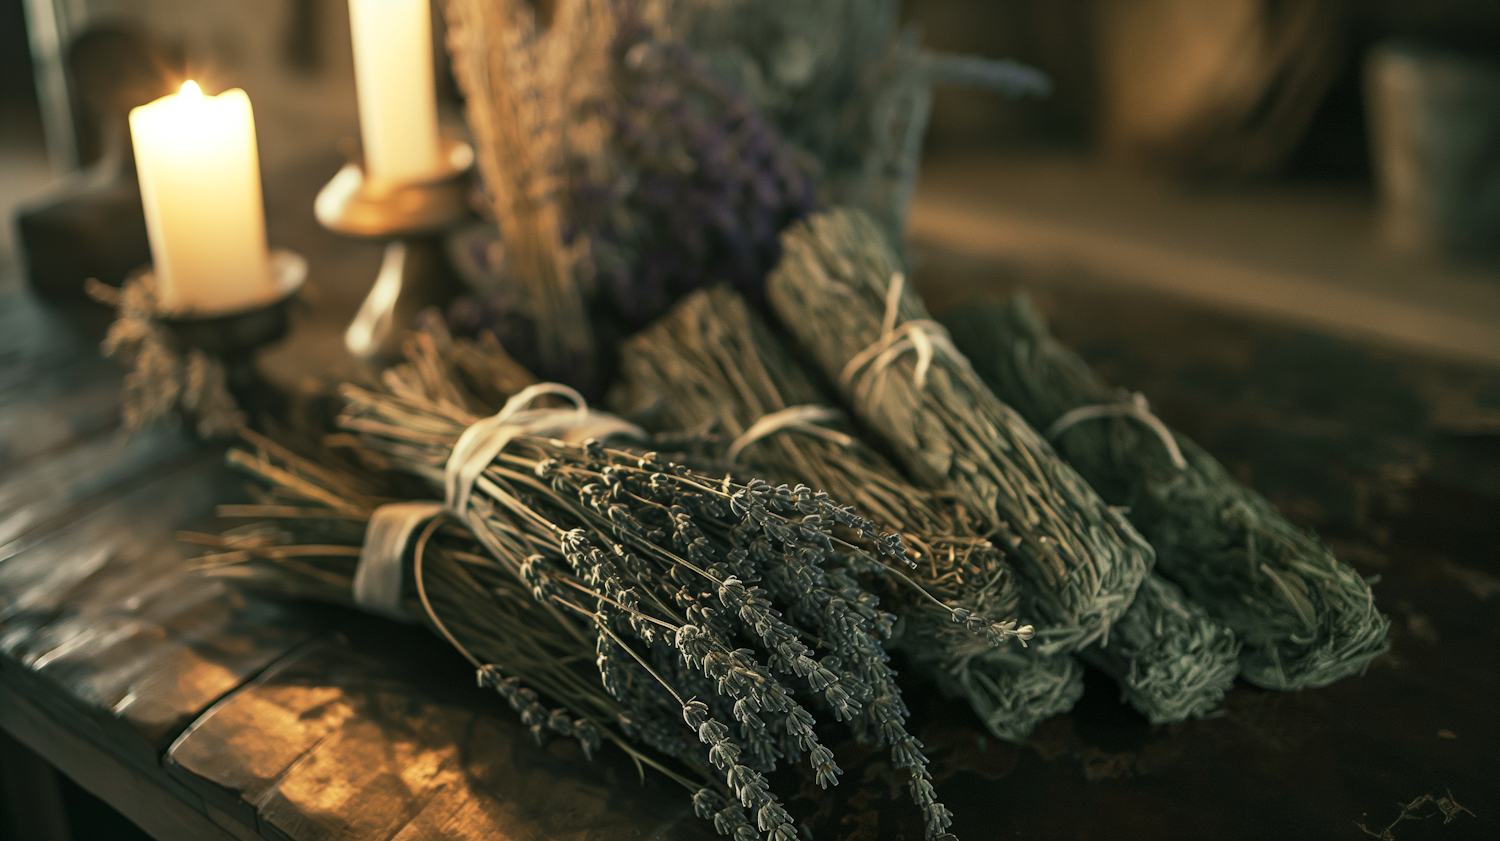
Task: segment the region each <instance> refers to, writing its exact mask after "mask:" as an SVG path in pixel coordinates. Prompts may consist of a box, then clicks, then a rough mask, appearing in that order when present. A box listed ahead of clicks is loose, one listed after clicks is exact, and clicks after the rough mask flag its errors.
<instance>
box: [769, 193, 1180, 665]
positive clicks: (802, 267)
mask: <svg viewBox="0 0 1500 841" xmlns="http://www.w3.org/2000/svg"><path fill="white" fill-rule="evenodd" d="M767 296H768V298H769V299H770V302H771V305H772V307H773V309H774V310H775V312H776V315H777V316H778V318H779V319H780V321H781V323H782V325H783V326H784V327H786V329H787V330H788V331H789V332H790V333H791V334H792V335H793V336H794V337H795V338H796V340H797V341H798V343H799V344H800V345H801V346H802V347H803V348H805V349H806V350H807V351H808V352H809V353H810V354H811V356H812V358H813V359H814V360H816V362H817V363H818V365H819V366H820V367H821V368H822V370H823V373H824V374H826V375H827V376H828V378H829V379H830V380H832V381H833V382H836V383H837V384H838V386H839V389H840V392H841V396H842V397H843V399H844V402H845V403H846V404H847V405H848V406H849V407H850V408H851V409H852V410H853V411H854V413H855V415H856V416H857V417H858V418H859V420H860V421H862V422H863V423H864V424H865V426H866V427H868V428H869V429H870V430H871V431H873V432H875V433H876V434H878V435H880V436H881V437H882V439H883V440H884V443H885V444H887V445H888V446H889V447H890V449H891V451H892V452H893V453H894V454H895V456H896V457H897V459H898V460H899V461H900V463H901V465H902V467H904V468H905V470H906V472H907V474H908V475H910V476H911V477H912V478H913V479H915V480H917V481H918V482H919V483H920V484H922V485H924V486H926V487H929V488H932V489H935V490H938V491H940V492H951V493H953V494H954V495H955V496H956V497H957V499H958V501H959V502H960V503H961V504H963V506H964V507H965V508H966V509H967V510H969V511H972V512H974V513H975V514H977V515H978V516H979V517H981V518H982V519H981V526H982V528H983V529H984V530H986V531H992V532H993V533H994V534H995V535H996V539H997V540H998V542H999V543H1001V545H1002V546H1003V547H1004V548H1006V549H1008V550H1009V551H1010V553H1011V557H1012V558H1014V559H1015V560H1016V561H1017V566H1018V570H1019V571H1020V572H1021V574H1022V575H1024V576H1026V577H1027V578H1028V579H1029V580H1030V581H1031V584H1032V586H1031V588H1030V590H1031V593H1032V596H1033V598H1034V601H1035V609H1036V610H1037V611H1038V614H1039V616H1040V617H1041V618H1042V619H1043V620H1044V622H1045V625H1044V627H1042V629H1041V630H1040V632H1039V633H1038V635H1037V642H1038V643H1039V644H1040V647H1041V648H1042V650H1043V651H1047V652H1064V651H1077V650H1079V649H1081V648H1083V647H1084V646H1086V645H1088V644H1090V643H1092V642H1095V641H1097V640H1100V639H1102V638H1103V637H1104V636H1105V635H1106V633H1107V631H1108V628H1109V626H1110V624H1111V623H1113V622H1114V621H1115V620H1116V619H1118V618H1119V617H1120V615H1121V614H1123V613H1124V612H1125V610H1126V608H1127V607H1129V605H1130V601H1131V598H1132V597H1133V596H1134V594H1135V590H1136V588H1137V587H1138V586H1139V585H1140V583H1141V581H1142V580H1143V579H1144V578H1145V577H1146V574H1147V573H1148V572H1149V571H1150V568H1151V547H1150V546H1149V545H1147V544H1146V542H1145V541H1144V540H1142V539H1141V538H1140V536H1139V535H1137V534H1136V532H1135V529H1134V528H1132V527H1131V526H1130V523H1129V522H1128V521H1126V519H1125V517H1124V515H1123V514H1122V513H1121V512H1120V511H1118V510H1116V509H1113V508H1110V507H1109V506H1107V505H1105V504H1104V503H1103V502H1102V501H1101V500H1100V499H1099V497H1098V496H1097V495H1096V494H1095V493H1094V492H1093V490H1091V489H1090V488H1089V487H1088V485H1086V484H1085V483H1084V481H1083V479H1082V478H1080V477H1079V476H1078V474H1077V473H1075V472H1074V471H1073V470H1072V468H1070V467H1068V466H1067V465H1066V464H1065V463H1064V462H1062V461H1061V460H1060V459H1058V458H1057V457H1056V455H1055V454H1053V452H1052V448H1051V447H1049V446H1048V445H1047V443H1046V442H1045V441H1043V440H1042V439H1041V438H1040V437H1039V436H1038V435H1037V434H1036V433H1035V432H1034V431H1032V429H1031V427H1030V426H1027V424H1026V422H1025V421H1024V420H1022V418H1021V416H1020V415H1018V414H1016V413H1015V412H1014V411H1012V410H1011V409H1010V408H1009V407H1008V406H1006V405H1005V404H1003V403H1001V402H1000V401H999V400H997V399H996V398H995V396H994V395H993V394H991V393H990V390H989V388H988V387H986V386H985V385H984V383H983V382H981V381H980V380H979V378H978V377H977V376H976V375H975V374H974V372H973V370H972V369H971V368H970V367H969V363H968V360H967V359H965V358H964V357H963V355H962V354H960V353H959V352H958V350H957V349H956V348H954V347H953V346H952V344H951V343H950V342H949V341H948V339H947V335H946V332H945V331H943V329H942V328H941V327H940V326H938V325H937V323H936V322H934V321H932V320H931V319H930V318H928V316H927V310H926V308H925V307H924V306H923V305H922V303H921V301H920V299H919V298H917V296H916V295H915V294H914V293H913V292H912V291H911V290H910V289H908V288H906V286H905V283H904V280H903V275H902V273H901V266H900V264H899V262H898V259H897V257H896V254H895V252H894V250H893V249H892V247H891V245H890V243H889V241H888V240H887V238H886V236H885V235H884V233H883V232H882V231H881V230H880V228H879V227H878V226H876V225H875V224H874V222H872V221H871V220H870V218H869V217H868V216H866V215H864V214H863V213H860V212H858V211H851V210H844V209H840V210H834V211H831V212H829V213H826V214H820V215H818V216H814V217H812V218H810V219H809V220H808V221H807V222H805V223H799V224H797V225H795V226H793V227H792V228H791V229H790V230H788V232H787V233H786V234H785V235H784V237H783V255H782V260H781V263H780V265H778V266H777V268H776V271H775V272H773V273H772V275H771V277H770V279H769V280H768V283H767Z"/></svg>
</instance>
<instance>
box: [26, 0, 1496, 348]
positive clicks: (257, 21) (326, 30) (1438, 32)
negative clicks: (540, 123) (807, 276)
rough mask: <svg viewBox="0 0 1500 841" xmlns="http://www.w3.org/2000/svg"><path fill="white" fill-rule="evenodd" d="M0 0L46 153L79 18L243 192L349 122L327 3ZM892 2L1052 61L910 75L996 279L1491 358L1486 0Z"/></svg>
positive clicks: (990, 45)
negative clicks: (137, 39) (154, 85)
mask: <svg viewBox="0 0 1500 841" xmlns="http://www.w3.org/2000/svg"><path fill="white" fill-rule="evenodd" d="M0 5H3V6H4V8H5V10H6V12H5V13H6V14H7V15H8V16H9V20H11V21H13V22H14V21H16V20H17V19H18V18H17V14H18V11H17V10H18V8H19V7H21V6H24V11H25V23H26V31H27V32H28V33H29V48H30V53H31V57H32V61H33V63H34V67H35V77H34V82H35V84H34V89H35V90H36V91H37V93H38V96H39V101H40V104H41V109H42V114H43V120H42V122H43V124H44V125H45V127H46V137H47V149H48V156H49V159H50V160H51V161H52V166H53V172H54V173H56V174H60V173H62V172H65V171H68V170H70V169H72V168H74V167H77V166H78V165H80V164H87V163H89V162H90V161H92V160H95V159H96V158H97V157H98V156H99V155H101V154H102V152H103V149H104V148H105V146H107V143H106V142H105V139H104V137H105V134H106V132H104V131H103V130H102V127H101V121H102V120H101V117H100V115H99V113H98V111H99V109H98V108H97V107H94V106H92V105H90V103H89V101H88V99H87V97H86V96H83V95H82V93H86V92H87V91H86V90H84V89H85V88H87V87H88V79H86V78H80V74H79V73H78V72H77V68H74V67H70V65H69V47H70V45H72V44H74V43H76V42H77V40H78V39H79V38H80V37H81V36H83V35H84V34H86V33H88V32H90V31H92V30H97V29H98V28H100V27H113V28H117V29H128V30H131V31H134V32H137V33H140V34H143V35H144V36H145V37H147V38H149V39H150V40H151V41H152V42H153V43H154V44H156V45H157V47H156V48H157V49H158V50H159V51H160V55H161V56H162V57H163V58H162V59H161V61H162V63H163V64H164V65H170V67H171V72H172V73H173V74H175V76H174V78H176V77H177V76H184V75H186V74H189V73H190V74H192V75H193V76H194V77H195V78H197V79H199V80H200V81H201V82H203V83H204V86H205V89H207V90H209V91H211V92H212V91H214V90H219V89H223V88H227V87H233V86H239V87H243V88H244V89H245V90H246V91H248V92H249V94H250V97H251V100H252V102H253V103H254V107H255V111H256V121H257V126H258V134H259V139H260V147H261V155H262V165H263V170H264V172H265V175H266V189H267V201H268V206H274V205H276V204H277V202H278V194H280V195H284V196H286V199H285V201H284V206H286V207H293V208H296V209H298V212H299V213H301V212H304V211H303V206H304V205H306V204H308V198H307V196H304V195H303V194H304V193H307V194H309V195H310V191H311V190H313V189H316V187H317V186H318V185H319V184H321V181H322V180H324V179H326V178H327V177H328V175H330V174H331V173H332V172H333V170H334V169H336V168H337V166H338V163H339V160H340V157H341V152H340V149H343V150H344V151H350V150H349V148H348V146H347V145H341V144H346V142H348V141H353V140H354V139H355V138H356V137H357V134H358V132H357V115H356V112H355V96H354V88H353V67H352V60H351V56H350V47H349V38H348V20H347V8H346V4H345V2H344V0H213V2H205V0H0ZM435 5H437V4H435ZM903 15H904V17H905V19H906V21H907V22H908V23H910V24H912V25H914V26H917V27H919V28H921V29H922V30H923V32H924V35H925V43H926V44H927V45H928V46H929V47H931V48H934V49H939V50H944V51H950V52H959V53H973V54H979V55H984V56H989V57H994V58H1015V59H1019V60H1021V61H1024V62H1028V63H1030V64H1033V65H1035V66H1037V67H1039V68H1041V69H1042V70H1044V71H1046V72H1047V73H1048V74H1049V75H1050V76H1051V78H1052V79H1053V81H1054V84H1055V93H1054V95H1053V96H1051V97H1050V98H1049V99H1046V100H1044V101H1034V100H1024V101H1014V102H1013V101H1007V100H1005V99H1003V98H1000V97H998V96H994V95H991V94H986V93H982V92H977V91H972V90H958V89H951V88H940V89H939V90H938V91H937V93H936V98H935V101H934V107H933V110H932V123H931V127H930V131H929V134H928V139H927V158H926V166H925V167H924V171H923V176H922V181H921V183H920V185H919V187H918V191H917V195H916V198H915V202H914V206H913V210H912V216H911V218H912V229H911V232H910V233H911V236H912V238H913V239H914V241H916V242H917V244H918V245H922V244H926V245H928V246H932V247H938V248H946V249H949V250H956V251H960V252H963V253H966V254H969V255H971V256H976V257H979V258H982V259H984V260H986V261H989V263H990V264H991V265H992V268H993V272H994V273H996V274H997V275H1003V276H1006V277H1008V278H1010V279H1011V280H1012V281H1016V282H1025V283H1032V284H1040V283H1053V282H1068V283H1114V284H1124V285H1127V286H1130V287H1132V288H1140V289H1146V290H1152V291H1154V292H1159V293H1167V294H1173V295H1185V296H1189V297H1193V298H1196V299H1198V300H1200V301H1203V302H1207V303H1210V304H1213V305H1215V306H1220V307H1224V308H1232V309H1251V310H1256V311H1257V312H1259V313H1261V314H1263V315H1271V316H1275V317H1277V318H1280V319H1286V320H1292V321H1298V322H1301V323H1305V324H1309V325H1315V326H1318V327H1319V328H1322V329H1333V330H1337V331H1344V332H1349V333H1356V334H1361V335H1366V336H1376V337H1380V338H1383V339H1394V340H1397V341H1401V342H1405V343H1408V344H1416V345H1420V346H1422V347H1425V348H1428V349H1430V350H1437V351H1442V352H1445V353H1459V354H1462V355H1466V356H1470V357H1478V358H1483V359H1486V360H1490V361H1500V2H1495V0H1213V2H1204V0H906V2H905V4H904V6H903ZM17 36H18V32H17V30H16V28H15V27H14V25H12V26H10V27H7V31H6V32H5V33H4V34H3V37H5V38H7V39H9V41H7V42H6V43H7V44H8V45H9V46H8V48H6V49H4V50H3V51H0V61H4V62H7V65H6V67H7V68H8V69H7V75H8V76H10V77H15V76H18V75H19V72H20V67H19V65H18V64H17V61H18V58H17V51H16V49H15V45H16V44H18V43H19V41H18V37H17ZM435 37H437V38H439V39H441V37H442V33H441V26H438V27H436V28H435ZM438 54H439V55H441V54H442V52H441V50H439V51H438ZM442 63H443V62H440V64H442ZM85 75H86V74H85ZM440 78H442V79H443V81H442V82H441V83H440V84H441V86H442V87H443V89H444V90H443V95H442V97H441V100H442V101H443V102H444V103H445V107H446V108H448V109H449V110H450V112H451V111H452V109H453V108H454V102H455V99H456V96H455V92H454V89H453V85H452V82H451V79H449V78H446V74H444V76H440ZM10 87H15V86H14V85H11V86H10ZM450 115H451V114H450ZM7 122H8V123H11V125H10V126H7V127H6V128H5V129H4V131H0V134H4V133H5V132H10V134H15V133H16V132H17V131H19V132H21V133H22V134H24V133H25V131H33V130H34V129H27V128H26V127H25V126H23V125H22V123H23V122H25V121H24V120H22V121H14V120H7ZM26 125H30V123H27V124H26ZM16 127H19V128H16ZM6 136H9V135H6ZM17 136H19V135H17ZM0 140H3V138H0ZM16 148H20V147H16ZM5 154H6V155H9V156H11V157H12V158H14V159H17V160H18V159H19V158H16V156H15V155H12V154H11V153H10V152H8V151H7V152H6V153H5ZM13 169H15V168H13ZM15 171H18V172H19V171H20V170H15ZM22 174H23V175H24V178H22V181H15V180H14V179H12V181H11V182H9V183H13V184H22V183H23V182H24V183H26V184H30V183H31V182H30V181H26V180H25V179H27V178H30V179H34V178H35V177H36V175H35V172H34V168H33V169H31V170H26V171H25V172H23V173H22ZM0 177H9V176H4V174H3V173H0ZM18 177H19V176H18ZM288 185H290V186H291V187H295V189H291V188H289V186H288ZM12 192H13V193H14V192H16V191H12ZM272 221H273V227H274V225H275V220H272ZM919 250H920V249H919Z"/></svg>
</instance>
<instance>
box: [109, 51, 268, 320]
mask: <svg viewBox="0 0 1500 841" xmlns="http://www.w3.org/2000/svg"><path fill="white" fill-rule="evenodd" d="M130 136H131V139H132V140H133V141H134V144H135V160H136V172H137V176H138V177H139V179H140V183H141V203H142V205H143V206H144V208H145V211H146V230H147V233H148V234H149V235H150V240H151V260H152V264H153V271H154V273H155V275H156V281H157V296H158V299H159V302H160V304H161V306H162V307H163V309H165V310H166V311H168V312H174V313H181V314H184V315H187V314H191V315H199V316H203V315H219V314H224V313H229V312H235V311H241V310H245V309H250V308H253V307H256V306H261V305H263V304H267V303H270V302H272V301H274V300H276V299H277V298H278V297H279V296H280V290H279V287H278V286H277V284H276V282H275V281H274V279H273V276H272V272H271V261H270V256H269V254H268V252H267V250H266V220H265V209H264V207H263V204H262V200H261V191H260V162H259V159H258V157H257V154H256V145H255V118H254V115H253V114H252V113H251V110H250V98H249V97H247V96H246V95H245V92H244V91H242V90H239V89H238V88H236V89H234V90H229V91H225V92H224V93H222V94H219V95H218V96H204V95H203V92H202V91H201V90H200V89H199V88H198V85H197V84H196V83H195V82H191V81H189V82H186V83H184V84H183V86H182V89H181V91H180V92H179V93H177V94H170V95H168V96H164V97H162V98H161V99H158V100H156V101H155V102H151V103H148V104H146V105H142V106H140V107H138V108H135V109H133V110H132V111H131V112H130Z"/></svg>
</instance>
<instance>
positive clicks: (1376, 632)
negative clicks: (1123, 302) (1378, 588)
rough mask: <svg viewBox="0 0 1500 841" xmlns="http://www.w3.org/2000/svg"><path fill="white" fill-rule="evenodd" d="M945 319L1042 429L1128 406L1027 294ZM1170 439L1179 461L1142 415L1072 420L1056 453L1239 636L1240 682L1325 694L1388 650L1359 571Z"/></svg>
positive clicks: (999, 387) (1185, 444)
mask: <svg viewBox="0 0 1500 841" xmlns="http://www.w3.org/2000/svg"><path fill="white" fill-rule="evenodd" d="M944 321H945V323H946V324H947V325H948V327H949V329H950V330H952V335H953V338H954V341H955V343H957V344H958V345H959V347H961V348H963V349H964V350H965V352H966V353H967V354H968V355H969V357H970V359H972V360H974V364H975V367H976V369H977V371H978V372H979V374H980V376H981V377H983V378H984V380H985V381H986V382H988V383H990V385H991V386H992V387H993V388H994V389H995V392H996V393H997V394H999V395H1000V396H1001V398H1002V399H1004V400H1005V401H1007V402H1008V403H1010V404H1011V405H1012V406H1014V407H1015V408H1016V409H1017V410H1018V411H1019V412H1021V414H1022V415H1024V416H1025V417H1026V418H1027V419H1028V420H1029V421H1031V422H1032V424H1034V425H1035V426H1036V428H1038V429H1047V428H1049V427H1050V426H1051V425H1052V424H1054V423H1056V422H1057V420H1058V418H1060V417H1062V416H1063V415H1064V414H1066V413H1068V412H1070V411H1072V410H1074V409H1078V408H1080V407H1086V406H1098V405H1113V406H1120V405H1123V404H1126V403H1129V402H1131V401H1130V398H1129V397H1128V396H1127V395H1122V394H1120V393H1118V392H1116V391H1115V390H1113V389H1111V388H1109V387H1108V386H1107V385H1105V384H1104V383H1102V382H1100V381H1099V379H1098V378H1097V377H1095V376H1094V373H1093V372H1092V371H1091V370H1090V369H1089V367H1088V366H1087V365H1086V364H1085V363H1084V362H1083V360H1081V359H1080V358H1079V357H1078V356H1077V355H1075V354H1074V353H1073V352H1072V351H1070V350H1068V349H1067V348H1066V347H1064V346H1063V345H1061V344H1060V343H1058V342H1057V341H1056V340H1055V339H1053V337H1052V336H1051V335H1050V334H1049V333H1048V331H1047V327H1046V325H1045V323H1044V322H1043V321H1042V319H1041V317H1040V316H1039V315H1038V314H1037V313H1036V312H1035V311H1034V310H1033V309H1032V307H1031V305H1030V303H1029V302H1028V301H1027V300H1026V299H1025V298H1024V297H1018V298H1017V299H1016V300H1014V301H1012V302H1011V303H1010V304H1008V305H1002V304H997V303H990V302H973V303H969V304H966V305H964V306H962V307H958V308H956V309H955V310H954V311H953V312H952V313H950V314H949V316H948V317H947V318H945V320H944ZM1168 434H1169V436H1170V440H1171V441H1172V443H1174V444H1175V446H1176V448H1177V450H1178V451H1179V452H1180V455H1181V458H1182V459H1183V461H1184V463H1185V466H1183V467H1179V466H1178V465H1177V464H1176V463H1174V459H1173V457H1172V453H1171V451H1170V450H1169V448H1168V447H1167V445H1166V442H1165V441H1164V440H1163V439H1162V437H1161V436H1160V435H1159V434H1158V433H1157V432H1156V431H1153V429H1152V428H1151V427H1150V426H1149V425H1148V424H1147V423H1144V422H1143V421H1142V420H1141V419H1140V418H1139V417H1133V416H1127V415H1121V414H1116V415H1114V416H1110V417H1100V418H1095V419H1091V420H1086V421H1083V422H1080V423H1077V424H1074V425H1072V426H1071V427H1069V428H1068V429H1066V430H1064V431H1062V432H1061V433H1060V435H1059V437H1058V438H1057V442H1056V445H1057V449H1058V452H1059V453H1060V454H1062V455H1063V456H1064V457H1065V458H1067V459H1068V461H1069V462H1070V463H1071V464H1072V465H1073V466H1074V467H1076V468H1077V469H1078V471H1079V472H1080V473H1081V474H1082V475H1083V476H1084V477H1085V478H1087V479H1088V480H1089V482H1090V483H1091V484H1092V485H1093V486H1094V487H1095V488H1097V489H1099V491H1100V493H1101V494H1103V495H1104V496H1105V498H1106V499H1109V500H1110V501H1111V502H1114V503H1116V504H1120V505H1128V506H1129V509H1130V519H1131V522H1133V523H1134V524H1135V525H1136V527H1137V528H1139V529H1140V530H1141V532H1142V533H1143V534H1144V535H1145V536H1146V537H1147V538H1148V539H1149V540H1150V541H1151V543H1152V545H1153V546H1154V547H1155V548H1156V557H1157V563H1158V564H1159V567H1160V569H1161V571H1162V572H1163V573H1164V574H1165V575H1167V576H1169V577H1170V578H1172V579H1173V580H1174V581H1176V582H1177V583H1179V584H1181V585H1182V587H1183V589H1185V590H1186V591H1187V593H1188V594H1189V595H1190V596H1191V597H1192V599H1193V600H1194V601H1196V602H1198V603H1199V604H1201V605H1203V607H1204V608H1206V609H1207V611H1208V612H1209V613H1210V614H1211V615H1212V616H1213V617H1214V618H1215V619H1217V620H1218V621H1219V622H1222V623H1223V624H1224V625H1226V626H1228V627H1229V628H1232V629H1233V630H1234V632H1235V633H1236V634H1237V635H1238V636H1239V638H1240V639H1241V640H1242V641H1243V643H1244V650H1243V651H1242V652H1241V655H1240V663H1241V671H1242V674H1243V675H1244V676H1245V678H1246V679H1247V680H1249V681H1250V682H1252V683H1255V684H1257V685H1259V686H1264V687H1267V688H1270V689H1301V688H1305V687H1316V686H1325V685H1327V684H1329V683H1332V682H1333V681H1335V680H1338V679H1340V678H1343V677H1346V676H1348V675H1351V674H1355V673H1357V672H1359V671H1360V670H1362V669H1363V668H1364V666H1365V664H1367V663H1368V662H1369V661H1370V660H1371V658H1373V657H1375V656H1377V655H1379V654H1381V653H1382V652H1384V651H1385V650H1386V632H1387V629H1388V627H1389V621H1388V620H1387V619H1386V618H1385V617H1384V616H1382V615H1381V614H1380V612H1379V611H1378V610H1376V608H1375V602H1374V597H1373V595H1372V594H1371V592H1370V588H1369V586H1368V585H1367V584H1366V583H1365V581H1364V580H1363V579H1362V578H1361V577H1360V576H1359V574H1358V573H1356V572H1355V571H1354V570H1353V569H1350V568H1349V567H1348V566H1346V565H1344V564H1342V563H1339V562H1338V560H1336V559H1335V558H1334V556H1333V553H1332V552H1330V551H1329V550H1328V548H1327V547H1325V546H1323V545H1322V544H1321V543H1319V542H1318V541H1317V540H1316V539H1315V538H1313V537H1311V536H1309V535H1308V534H1306V533H1305V532H1303V531H1301V530H1299V529H1297V528H1296V527H1295V526H1293V525H1292V524H1291V523H1289V522H1287V521H1286V519H1285V518H1283V517H1282V516H1281V515H1280V514H1279V513H1278V512H1277V511H1276V509H1275V508H1274V507H1273V506H1272V505H1271V504H1270V502H1268V501H1267V500H1266V499H1265V498H1264V497H1262V496H1261V495H1260V494H1258V493H1256V492H1255V491H1253V490H1251V489H1249V488H1246V487H1244V486H1243V485H1240V484H1239V483H1238V482H1235V481H1234V480H1233V479H1232V478H1231V477H1230V475H1229V473H1228V472H1227V471H1226V470H1225V469H1224V468H1223V466H1222V465H1220V464H1219V463H1218V462H1217V461H1215V460H1214V458H1213V457H1212V456H1211V455H1209V454H1208V453H1207V452H1206V451H1204V450H1203V448H1201V447H1199V446H1198V445H1197V444H1195V443H1193V442H1192V441H1190V440H1189V439H1187V438H1186V437H1184V436H1182V435H1180V434H1177V433H1172V432H1168Z"/></svg>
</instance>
